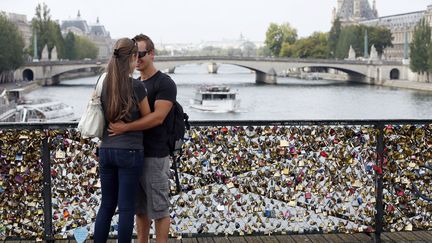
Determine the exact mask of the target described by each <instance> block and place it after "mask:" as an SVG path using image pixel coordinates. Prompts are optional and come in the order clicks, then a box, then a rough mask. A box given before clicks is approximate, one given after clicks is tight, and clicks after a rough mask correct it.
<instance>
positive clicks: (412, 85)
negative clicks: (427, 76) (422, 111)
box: [378, 80, 432, 92]
mask: <svg viewBox="0 0 432 243" xmlns="http://www.w3.org/2000/svg"><path fill="white" fill-rule="evenodd" d="M378 85H381V86H386V87H394V88H403V89H413V90H420V91H428V92H432V83H423V82H413V81H409V80H387V81H384V82H383V83H382V84H378Z"/></svg>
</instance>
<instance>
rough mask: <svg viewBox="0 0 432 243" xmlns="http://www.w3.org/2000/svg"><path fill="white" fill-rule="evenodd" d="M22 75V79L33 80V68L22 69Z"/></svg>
mask: <svg viewBox="0 0 432 243" xmlns="http://www.w3.org/2000/svg"><path fill="white" fill-rule="evenodd" d="M22 77H23V80H26V81H33V80H34V72H33V70H31V69H29V68H27V69H24V71H23V72H22Z"/></svg>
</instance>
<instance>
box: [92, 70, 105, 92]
mask: <svg viewBox="0 0 432 243" xmlns="http://www.w3.org/2000/svg"><path fill="white" fill-rule="evenodd" d="M105 77H106V72H104V73H102V74H101V75H100V76H99V78H98V80H97V82H96V86H95V93H96V95H97V96H99V97H100V96H101V93H102V87H103V83H104V80H105Z"/></svg>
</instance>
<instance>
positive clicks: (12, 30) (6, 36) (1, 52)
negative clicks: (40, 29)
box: [0, 13, 24, 74]
mask: <svg viewBox="0 0 432 243" xmlns="http://www.w3.org/2000/svg"><path fill="white" fill-rule="evenodd" d="M23 63H24V40H23V38H22V36H21V33H20V32H19V31H18V28H17V27H16V26H15V24H13V23H12V22H10V21H9V20H8V19H7V18H6V16H4V15H3V14H1V13H0V74H1V73H3V72H5V71H11V70H15V69H17V68H18V67H20V66H21V65H22V64H23Z"/></svg>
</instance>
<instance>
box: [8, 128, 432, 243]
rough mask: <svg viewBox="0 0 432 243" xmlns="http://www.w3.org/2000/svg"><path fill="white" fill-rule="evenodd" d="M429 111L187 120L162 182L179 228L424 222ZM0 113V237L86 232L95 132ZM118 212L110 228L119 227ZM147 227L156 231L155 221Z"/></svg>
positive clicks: (385, 227)
mask: <svg viewBox="0 0 432 243" xmlns="http://www.w3.org/2000/svg"><path fill="white" fill-rule="evenodd" d="M431 123H432V121H430V120H406V121H401V120H398V121H390V120H387V121H383V120H379V121H375V120H373V121H365V120H361V121H195V122H193V123H192V125H193V126H192V129H191V130H190V131H189V132H188V134H187V139H186V143H185V144H184V150H183V154H182V157H181V159H180V166H179V167H180V169H179V170H180V178H181V180H180V181H181V186H182V192H181V193H179V194H178V193H176V190H175V183H174V181H172V183H171V193H172V195H171V204H172V205H171V220H172V226H171V229H170V233H171V235H172V236H173V237H178V236H192V235H194V236H196V235H198V236H200V235H201V236H204V235H216V234H224V235H225V234H226V235H231V234H235V235H243V234H288V233H299V234H301V233H306V232H318V233H329V232H344V233H351V232H370V233H375V234H377V238H378V239H379V237H380V233H381V232H383V231H390V230H397V231H404V230H419V229H423V230H424V229H426V230H430V229H431V228H432V225H431V223H430V222H432V216H431V212H432V210H431V209H432V202H431V198H432V183H431V180H432V168H431V161H432V151H431V148H432V146H431V145H432V141H431V139H432V138H431V137H432V136H431V132H432V126H431V125H429V124H431ZM75 127H76V123H56V124H2V125H0V138H1V140H0V146H1V150H0V199H1V200H0V238H8V239H12V238H20V239H40V240H42V239H44V240H52V239H60V238H66V237H72V236H73V232H74V230H75V229H77V228H79V227H87V228H88V230H89V231H90V234H92V232H93V228H94V220H95V216H96V213H97V210H98V205H99V202H100V183H99V180H98V165H97V161H96V160H95V158H94V157H93V153H92V151H93V149H94V148H95V146H96V145H97V141H94V140H83V139H81V138H80V136H79V133H78V132H77V131H76V130H75ZM116 222H117V218H115V219H114V221H113V224H112V227H111V234H112V235H113V236H115V235H116V233H117V231H116V230H117V223H116ZM152 232H153V231H152Z"/></svg>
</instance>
